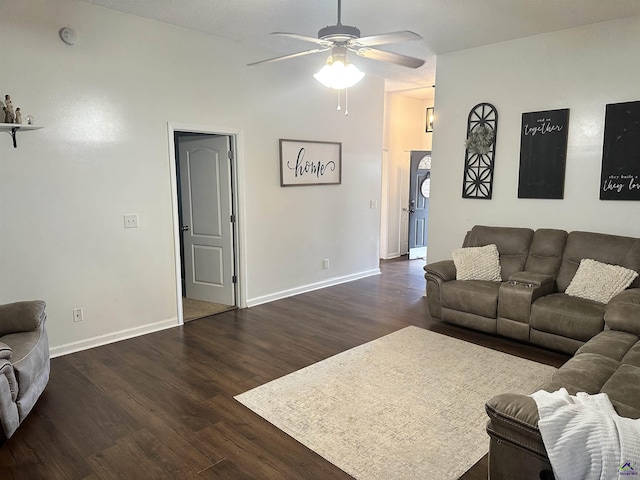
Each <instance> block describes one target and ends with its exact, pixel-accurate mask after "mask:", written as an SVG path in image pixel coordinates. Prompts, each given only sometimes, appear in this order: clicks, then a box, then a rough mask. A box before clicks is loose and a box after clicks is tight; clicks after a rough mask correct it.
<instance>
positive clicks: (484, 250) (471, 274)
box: [451, 243, 502, 282]
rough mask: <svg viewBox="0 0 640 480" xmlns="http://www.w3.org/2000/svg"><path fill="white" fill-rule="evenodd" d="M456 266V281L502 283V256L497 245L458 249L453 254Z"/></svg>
mask: <svg viewBox="0 0 640 480" xmlns="http://www.w3.org/2000/svg"><path fill="white" fill-rule="evenodd" d="M451 254H452V256H453V263H454V265H455V266H456V280H492V281H494V282H496V281H497V282H500V281H502V277H500V256H499V254H498V247H496V246H495V244H493V243H492V244H491V245H486V246H484V247H466V248H458V249H456V250H454V251H453V252H451Z"/></svg>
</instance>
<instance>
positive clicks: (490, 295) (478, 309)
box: [442, 280, 501, 318]
mask: <svg viewBox="0 0 640 480" xmlns="http://www.w3.org/2000/svg"><path fill="white" fill-rule="evenodd" d="M500 285H501V283H500V282H489V281H486V280H454V281H452V282H447V283H445V284H444V285H442V306H443V307H444V308H448V309H451V310H457V311H462V312H468V313H472V314H475V315H480V316H482V317H488V318H497V316H498V292H499V291H500Z"/></svg>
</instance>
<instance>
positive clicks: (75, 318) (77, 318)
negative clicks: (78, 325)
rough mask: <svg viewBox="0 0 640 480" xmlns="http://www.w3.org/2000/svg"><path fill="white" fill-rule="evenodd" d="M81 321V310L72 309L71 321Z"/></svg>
mask: <svg viewBox="0 0 640 480" xmlns="http://www.w3.org/2000/svg"><path fill="white" fill-rule="evenodd" d="M82 320H84V318H83V315H82V309H81V308H74V309H73V321H74V322H81V321H82Z"/></svg>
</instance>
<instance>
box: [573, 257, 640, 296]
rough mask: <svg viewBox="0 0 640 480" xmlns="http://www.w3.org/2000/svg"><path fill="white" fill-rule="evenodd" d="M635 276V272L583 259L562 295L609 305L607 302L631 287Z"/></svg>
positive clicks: (636, 273)
mask: <svg viewBox="0 0 640 480" xmlns="http://www.w3.org/2000/svg"><path fill="white" fill-rule="evenodd" d="M637 276H638V272H636V271H635V270H630V269H628V268H624V267H621V266H619V265H609V264H607V263H602V262H598V261H597V260H592V259H590V258H583V259H582V260H581V261H580V266H579V267H578V270H577V271H576V274H575V275H574V277H573V279H572V280H571V283H569V286H568V287H567V289H566V290H565V292H564V293H566V294H567V295H571V296H574V297H580V298H586V299H589V300H594V301H596V302H601V303H609V300H611V299H612V298H613V297H615V296H616V295H617V294H619V293H620V292H622V291H623V290H624V289H626V288H627V287H628V286H629V285H631V282H633V280H635V278H636V277H637Z"/></svg>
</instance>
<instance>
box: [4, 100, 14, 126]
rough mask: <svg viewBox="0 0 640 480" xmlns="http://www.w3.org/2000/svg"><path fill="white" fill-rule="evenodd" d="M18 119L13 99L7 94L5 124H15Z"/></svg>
mask: <svg viewBox="0 0 640 480" xmlns="http://www.w3.org/2000/svg"><path fill="white" fill-rule="evenodd" d="M15 119H16V114H15V112H14V111H13V103H11V97H10V96H9V95H8V94H7V95H5V96H4V123H13V122H14V121H15Z"/></svg>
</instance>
